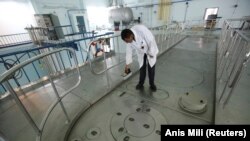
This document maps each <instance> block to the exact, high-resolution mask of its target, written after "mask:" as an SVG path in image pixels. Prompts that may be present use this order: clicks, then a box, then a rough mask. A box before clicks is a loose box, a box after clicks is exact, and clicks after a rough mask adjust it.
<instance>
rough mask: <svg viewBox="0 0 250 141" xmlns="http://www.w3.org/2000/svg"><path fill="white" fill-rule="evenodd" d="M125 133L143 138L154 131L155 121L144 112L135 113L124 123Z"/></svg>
mask: <svg viewBox="0 0 250 141" xmlns="http://www.w3.org/2000/svg"><path fill="white" fill-rule="evenodd" d="M124 126H125V129H126V130H127V133H128V134H129V135H131V136H134V137H145V136H147V135H149V134H151V133H152V132H153V131H154V129H155V121H154V118H153V117H152V116H150V115H149V114H147V113H144V112H136V113H132V114H130V115H128V116H127V117H126V119H125V122H124Z"/></svg>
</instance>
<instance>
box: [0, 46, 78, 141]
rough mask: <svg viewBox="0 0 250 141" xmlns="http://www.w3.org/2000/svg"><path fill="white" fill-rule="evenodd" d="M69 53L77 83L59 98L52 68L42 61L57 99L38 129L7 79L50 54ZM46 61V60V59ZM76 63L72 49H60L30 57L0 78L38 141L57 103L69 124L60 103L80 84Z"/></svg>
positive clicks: (0, 81)
mask: <svg viewBox="0 0 250 141" xmlns="http://www.w3.org/2000/svg"><path fill="white" fill-rule="evenodd" d="M64 50H66V51H69V52H71V53H72V55H73V58H74V61H75V67H76V70H77V74H78V81H77V83H76V84H75V85H74V86H72V87H71V88H70V89H68V90H66V91H65V92H63V94H61V96H60V95H59V93H58V90H57V89H56V86H55V84H54V82H53V78H52V75H51V74H52V73H53V70H52V68H51V67H50V65H49V64H48V62H47V61H44V64H45V66H46V68H47V69H48V72H49V75H48V77H49V80H50V83H51V86H52V88H53V90H54V93H55V94H56V97H57V100H56V101H55V102H54V103H53V104H52V105H51V106H50V108H49V109H48V111H47V112H46V114H45V116H44V118H43V120H42V122H41V124H40V126H39V127H38V126H37V125H36V123H35V122H34V120H33V119H32V117H31V115H30V114H29V113H28V111H27V109H26V108H25V106H24V105H23V104H22V102H21V100H20V99H19V97H18V95H17V93H16V92H15V90H14V89H13V87H12V86H11V85H10V83H9V79H11V78H13V76H14V75H15V73H16V72H17V71H18V70H20V69H22V68H23V67H25V66H27V65H28V64H31V63H32V62H34V61H36V60H39V59H45V58H46V57H48V56H50V55H52V54H55V53H58V52H61V51H64ZM47 59H48V58H47ZM77 64H78V62H77V58H76V55H75V52H74V50H73V49H69V48H62V49H57V50H54V51H50V52H47V53H42V54H40V55H38V56H35V57H32V58H30V59H28V60H26V61H24V62H22V63H21V64H18V65H16V66H14V67H12V68H11V69H9V70H8V71H7V72H6V73H4V74H3V75H2V76H1V78H0V83H3V85H4V86H5V87H6V88H7V90H8V91H9V92H10V94H11V95H12V96H13V98H14V100H15V101H16V103H17V105H18V107H19V108H20V110H21V111H22V113H23V114H24V116H25V117H26V119H27V120H28V122H29V123H30V125H31V126H32V127H33V129H34V130H35V131H36V133H37V135H38V140H40V137H41V134H42V132H43V129H44V125H45V123H46V121H47V119H48V117H49V115H50V113H51V112H52V110H53V109H54V108H55V106H56V105H57V104H58V103H59V104H60V106H61V108H62V110H63V113H64V115H65V117H66V119H67V121H68V122H69V121H70V119H69V116H68V114H67V112H66V110H65V107H64V105H63V103H62V99H63V98H64V97H65V96H66V95H67V94H69V93H70V92H71V91H72V90H73V89H75V88H76V87H77V86H78V85H79V84H80V82H81V74H80V70H79V67H78V65H77Z"/></svg>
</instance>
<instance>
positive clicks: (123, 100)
mask: <svg viewBox="0 0 250 141" xmlns="http://www.w3.org/2000/svg"><path fill="white" fill-rule="evenodd" d="M217 41H218V39H216V38H211V36H210V35H209V37H208V36H206V37H205V36H203V35H202V36H201V35H197V36H193V35H192V36H189V37H188V38H186V39H184V40H183V41H182V42H180V43H179V44H177V45H176V46H175V47H174V48H172V49H171V50H169V51H168V52H166V53H164V54H162V55H161V56H160V57H159V59H158V61H157V64H156V78H155V81H156V85H157V87H158V90H157V92H152V91H150V89H149V85H148V78H147V79H146V81H145V84H144V90H143V91H138V90H135V85H136V84H137V82H138V77H139V74H138V73H136V72H137V70H138V63H137V58H136V57H135V58H134V63H133V65H132V67H131V69H132V71H133V74H134V75H133V76H132V77H130V78H129V79H128V80H125V81H124V80H123V78H122V77H121V74H122V71H123V69H124V63H122V64H120V65H118V66H117V67H114V68H112V69H110V70H109V71H108V74H109V76H110V82H111V83H110V84H111V88H110V89H109V88H108V87H107V80H106V77H105V75H93V74H92V73H91V71H90V69H89V67H86V66H84V67H82V68H81V75H82V77H83V79H82V81H81V83H80V85H79V87H77V88H76V89H75V90H73V91H72V92H71V93H70V94H69V95H67V96H66V97H65V98H64V99H63V100H62V101H63V104H64V106H65V108H66V111H67V113H68V115H69V117H70V119H71V120H73V122H70V123H66V118H65V116H64V115H63V112H62V110H61V108H60V106H56V108H55V109H54V110H53V112H52V114H51V115H50V116H49V119H48V121H47V122H46V125H45V128H44V132H43V134H42V140H43V141H62V140H68V141H83V140H95V141H113V140H114V141H115V140H117V141H120V140H130V141H131V140H132V141H135V140H136V141H142V140H143V141H152V140H156V141H157V140H160V125H161V124H205V125H207V124H214V123H215V124H221V123H242V124H247V123H248V124H249V123H250V121H249V117H250V116H249V112H246V111H244V110H245V109H246V108H245V109H244V108H243V109H241V110H239V108H240V107H242V106H243V105H241V103H240V102H239V101H240V100H242V99H241V98H240V96H239V95H234V96H236V98H234V99H236V101H233V100H231V101H232V102H229V103H228V106H226V108H220V106H215V103H217V101H215V100H216V98H215V82H216V79H215V66H216V63H215V62H216V47H217ZM163 46H164V44H163ZM117 60H118V56H114V57H112V58H110V59H109V60H108V64H109V65H111V64H116V63H117V62H118V61H117ZM121 60H124V55H121ZM94 67H95V70H96V71H98V70H101V69H103V63H102V62H99V63H97V64H96V65H95V66H94ZM248 70H249V69H248ZM245 74H246V76H248V77H249V71H248V73H247V72H246V73H245ZM76 79H77V76H76V75H75V73H71V74H69V75H67V76H64V77H61V78H60V79H58V80H56V81H55V82H56V87H57V89H58V91H59V93H61V92H63V91H65V90H67V89H68V88H70V87H72V86H73V85H74V83H76ZM247 81H248V82H249V79H247V78H244V81H242V82H240V83H241V84H240V86H239V88H238V91H239V92H241V91H243V92H242V94H241V95H244V96H245V97H244V99H245V101H244V102H246V103H247V102H248V103H250V102H249V100H250V99H249V95H246V93H247V91H249V83H247ZM242 87H244V89H243V88H242ZM111 89H112V91H111V92H110V90H111ZM107 93H108V94H107ZM186 93H189V94H190V95H195V96H196V97H201V98H202V99H203V100H204V101H206V102H207V103H206V104H207V105H206V108H205V110H204V111H203V112H200V113H195V112H191V111H187V110H185V109H183V108H181V107H180V105H179V101H180V97H183V96H185V95H186ZM20 99H21V100H22V102H23V103H24V105H25V106H26V108H27V109H28V111H29V113H31V115H32V117H33V118H34V119H35V122H36V123H37V124H40V122H41V120H42V117H43V115H44V114H45V112H46V110H47V109H48V107H49V106H50V105H51V104H52V103H53V101H54V100H55V99H56V97H55V95H54V92H53V90H52V89H51V86H50V84H47V85H44V86H43V87H40V88H39V89H35V90H34V91H31V92H29V93H26V94H25V95H22V96H21V97H20ZM232 99H233V98H232ZM237 101H238V102H237ZM235 103H237V104H238V106H234V105H235ZM217 105H219V104H218V103H217ZM246 106H249V105H246ZM232 107H233V108H234V109H235V110H237V109H238V111H236V113H238V112H240V111H241V112H245V113H242V115H241V116H235V118H230V116H232V115H234V114H235V112H232V111H230V109H231V108H232ZM215 114H216V115H215ZM225 114H227V115H228V117H225V116H224V115H225ZM76 117H77V118H76ZM225 119H227V120H225ZM225 121H230V122H225ZM1 132H2V134H4V135H5V136H6V137H7V138H8V139H9V140H10V141H12V140H13V141H34V140H35V137H36V133H35V132H34V130H33V129H32V127H31V126H30V125H29V124H28V122H27V120H26V119H25V117H24V116H23V115H22V113H21V112H20V110H19V109H18V107H17V106H16V105H15V102H14V101H13V100H12V99H11V97H8V98H6V99H4V101H1V102H0V133H1ZM65 134H66V135H65Z"/></svg>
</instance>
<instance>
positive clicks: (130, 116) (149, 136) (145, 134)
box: [110, 105, 167, 141]
mask: <svg viewBox="0 0 250 141" xmlns="http://www.w3.org/2000/svg"><path fill="white" fill-rule="evenodd" d="M161 124H167V122H166V119H165V118H164V116H163V115H162V114H161V113H160V112H159V111H157V110H155V109H154V108H152V107H149V106H147V105H131V106H130V107H129V108H124V109H122V110H121V111H118V112H116V113H114V115H113V117H112V119H111V126H110V127H111V134H112V136H113V137H114V139H115V140H117V141H146V140H148V141H151V140H160V137H161V136H160V135H159V131H160V129H161Z"/></svg>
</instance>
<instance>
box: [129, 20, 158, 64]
mask: <svg viewBox="0 0 250 141" xmlns="http://www.w3.org/2000/svg"><path fill="white" fill-rule="evenodd" d="M130 30H131V31H132V32H133V33H134V36H135V41H134V40H133V41H132V43H128V44H127V48H126V64H127V65H128V64H131V63H132V52H133V50H136V53H137V56H138V62H139V65H140V68H141V67H142V65H143V57H144V54H147V59H148V63H149V65H150V66H151V67H153V66H154V65H155V63H156V59H157V54H158V52H159V50H158V47H157V44H156V42H155V38H154V35H153V34H152V33H151V31H150V30H149V29H148V28H147V27H146V26H144V25H135V26H133V27H132V28H131V29H130ZM150 56H153V57H150Z"/></svg>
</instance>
